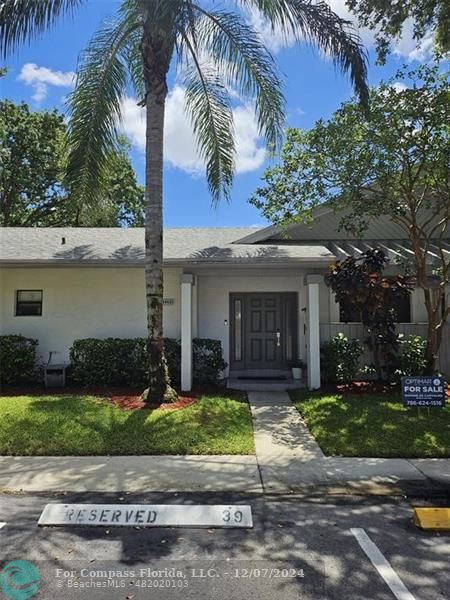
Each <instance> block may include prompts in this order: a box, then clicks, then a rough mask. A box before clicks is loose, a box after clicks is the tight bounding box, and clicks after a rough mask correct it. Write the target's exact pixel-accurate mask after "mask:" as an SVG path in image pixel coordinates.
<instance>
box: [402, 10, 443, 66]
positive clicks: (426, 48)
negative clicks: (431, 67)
mask: <svg viewBox="0 0 450 600" xmlns="http://www.w3.org/2000/svg"><path fill="white" fill-rule="evenodd" d="M413 28H414V23H413V20H412V19H407V20H406V21H405V23H404V25H403V29H402V34H401V36H400V38H399V39H398V40H397V41H396V43H395V45H394V54H397V55H398V56H404V57H406V58H407V59H408V60H410V61H413V60H417V61H426V60H428V59H429V58H430V57H431V54H432V51H433V45H434V36H433V34H432V32H431V31H430V32H428V33H427V34H426V35H425V37H424V38H423V39H422V40H421V41H420V43H419V44H418V43H417V40H415V39H414V38H413Z"/></svg>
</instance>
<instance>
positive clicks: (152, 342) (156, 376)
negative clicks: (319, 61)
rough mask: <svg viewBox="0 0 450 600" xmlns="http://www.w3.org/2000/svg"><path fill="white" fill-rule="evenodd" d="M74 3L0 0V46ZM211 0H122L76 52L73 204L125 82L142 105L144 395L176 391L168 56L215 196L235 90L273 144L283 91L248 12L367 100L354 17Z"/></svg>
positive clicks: (231, 140) (97, 162)
mask: <svg viewBox="0 0 450 600" xmlns="http://www.w3.org/2000/svg"><path fill="white" fill-rule="evenodd" d="M82 1H83V0H3V2H2V3H1V4H0V51H2V52H3V54H5V55H6V54H7V53H8V52H10V51H11V50H13V49H14V48H16V47H18V46H19V45H20V44H22V43H23V42H24V41H25V40H28V39H30V38H32V37H33V36H35V35H36V34H39V33H41V32H43V31H45V30H46V29H48V28H49V27H50V26H51V25H52V24H53V22H54V21H55V19H57V18H58V17H59V16H60V15H61V14H62V13H63V12H67V11H71V10H72V9H73V8H75V7H76V6H78V4H80V3H81V2H82ZM229 4H230V3H228V4H225V5H224V6H220V5H219V6H217V5H216V4H215V3H211V2H200V1H199V2H195V1H193V0H170V1H167V0H122V2H121V3H120V5H119V7H118V10H117V12H116V15H115V17H114V18H113V19H111V20H110V21H108V22H107V23H104V24H103V26H102V27H101V28H100V30H99V31H97V33H96V34H95V35H94V37H93V39H92V40H91V42H90V44H89V46H88V48H87V49H86V51H85V52H83V53H82V55H81V56H80V60H79V64H78V69H77V71H78V73H77V85H76V89H75V90H74V92H73V94H72V96H71V99H70V113H71V119H70V130H69V158H68V166H67V175H68V177H67V181H69V182H70V190H71V195H72V197H73V198H75V200H76V201H81V200H82V201H83V203H86V204H88V205H90V206H95V205H97V203H98V201H99V197H101V194H100V192H101V189H102V187H103V183H104V175H105V172H106V169H107V167H108V165H109V163H110V155H111V152H112V151H113V150H114V148H115V147H116V146H117V142H118V137H117V136H118V128H117V123H118V121H119V120H120V116H121V109H122V103H121V98H122V97H123V95H124V94H125V93H126V92H128V91H129V90H130V87H131V88H133V89H134V92H135V93H136V95H138V96H139V97H140V104H141V105H142V106H143V107H145V109H146V171H145V172H146V179H145V204H146V218H145V225H146V231H145V248H146V255H145V282H146V301H147V331H148V343H147V350H148V357H149V365H150V368H149V388H148V391H146V397H147V398H148V399H149V400H151V401H161V400H162V399H163V398H164V397H169V396H171V397H173V390H171V388H170V381H169V378H168V372H167V367H166V365H165V359H164V342H163V319H162V313H163V302H162V300H163V271H162V265H163V244H162V239H163V218H162V215H163V145H164V109H165V103H166V100H167V94H168V73H169V70H170V67H171V65H172V64H173V63H174V62H177V63H178V67H179V71H178V72H179V75H180V78H181V79H183V80H184V81H183V84H184V87H185V89H186V94H185V96H186V102H185V108H186V112H187V114H188V116H189V118H190V120H191V124H192V128H193V131H194V135H195V138H196V142H197V146H198V149H199V153H200V156H201V157H202V158H203V160H204V163H205V167H206V169H205V171H206V180H207V183H208V186H209V189H210V192H211V196H212V199H213V202H217V201H218V200H219V199H221V198H227V197H229V195H230V189H231V185H232V182H233V175H234V170H235V155H236V145H235V132H234V127H233V112H232V97H233V94H234V93H235V92H237V93H238V94H239V95H240V96H241V98H242V99H243V100H244V101H247V102H251V103H252V105H253V106H254V109H255V114H256V120H257V123H258V126H259V133H260V134H261V136H262V137H263V138H264V139H265V141H266V144H267V146H268V147H270V148H273V149H275V148H276V147H277V146H278V144H279V143H280V140H281V134H282V128H283V123H284V104H285V102H284V97H283V93H282V85H281V79H280V77H279V75H278V73H277V69H276V66H275V62H274V60H273V57H272V55H271V54H270V52H269V51H268V50H267V48H266V47H265V46H264V44H263V43H262V40H261V37H260V36H259V35H258V33H257V32H256V31H255V30H254V29H253V28H252V27H251V26H249V25H248V23H247V21H246V18H245V15H244V12H243V9H245V10H249V9H250V10H257V11H259V13H260V15H261V16H262V18H263V19H265V20H266V21H267V22H268V25H269V26H272V27H274V28H275V27H277V28H278V29H279V30H281V31H282V33H284V35H286V36H288V35H292V34H293V35H295V36H296V39H297V40H298V41H300V40H302V41H304V40H307V41H308V42H310V43H313V44H314V45H316V46H317V47H318V48H319V49H320V50H322V51H323V52H324V53H326V54H327V56H329V57H330V58H331V59H332V60H333V61H334V63H335V65H336V66H337V67H338V68H339V69H340V70H341V71H343V72H345V73H348V74H349V76H350V79H351V81H352V84H353V86H354V88H355V91H356V93H357V95H359V97H360V99H361V101H362V102H363V103H366V102H367V94H368V88H367V81H366V79H367V57H366V54H365V52H364V49H363V48H362V46H361V43H360V39H359V37H358V35H357V33H356V32H355V30H354V29H353V28H352V26H351V24H349V23H348V22H347V21H345V20H343V19H341V18H340V17H338V16H337V15H336V14H335V13H334V12H333V11H332V10H331V9H330V7H329V5H328V4H327V3H326V2H323V1H321V0H319V1H317V2H311V1H310V0H236V2H234V3H233V5H232V8H230V6H229Z"/></svg>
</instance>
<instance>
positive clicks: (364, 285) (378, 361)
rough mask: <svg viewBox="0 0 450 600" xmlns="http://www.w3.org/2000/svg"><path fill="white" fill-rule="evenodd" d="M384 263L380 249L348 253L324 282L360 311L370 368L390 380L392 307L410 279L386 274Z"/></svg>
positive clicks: (410, 283) (339, 299)
mask: <svg viewBox="0 0 450 600" xmlns="http://www.w3.org/2000/svg"><path fill="white" fill-rule="evenodd" d="M388 262H389V261H388V259H387V257H386V254H385V253H384V252H383V251H382V250H380V249H379V248H373V249H372V250H368V251H367V252H365V253H364V254H363V255H362V256H361V257H360V258H354V257H352V256H349V257H348V258H346V259H345V260H344V261H336V263H335V264H334V265H333V266H332V267H331V268H330V270H329V271H328V272H327V273H326V275H325V283H326V284H327V286H329V287H330V288H331V289H332V290H333V292H334V294H335V297H336V301H337V302H340V303H346V304H351V305H352V306H354V307H355V309H356V310H357V311H358V312H359V313H360V314H361V321H362V324H363V326H364V327H365V330H366V333H367V339H366V340H364V341H365V343H366V344H367V346H368V348H369V349H370V351H371V352H372V356H373V363H374V364H373V367H374V369H375V371H376V373H377V375H378V378H379V379H380V380H383V379H385V380H387V381H390V380H391V379H392V377H393V374H394V372H395V369H396V366H397V360H398V357H397V351H398V337H397V333H396V323H397V321H398V318H397V314H396V311H395V308H394V306H395V305H396V304H397V300H398V299H399V298H403V297H405V296H407V295H408V294H409V293H410V290H411V289H412V288H413V281H412V280H411V279H410V278H408V277H406V276H404V275H401V274H400V275H395V276H390V277H386V276H385V275H384V269H385V268H386V266H387V264H388Z"/></svg>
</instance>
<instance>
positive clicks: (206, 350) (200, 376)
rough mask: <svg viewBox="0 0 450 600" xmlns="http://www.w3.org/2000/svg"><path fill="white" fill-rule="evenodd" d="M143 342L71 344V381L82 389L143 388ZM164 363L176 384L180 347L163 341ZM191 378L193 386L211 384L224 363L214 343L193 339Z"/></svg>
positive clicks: (219, 347) (118, 340)
mask: <svg viewBox="0 0 450 600" xmlns="http://www.w3.org/2000/svg"><path fill="white" fill-rule="evenodd" d="M145 344H146V340H145V338H134V339H123V338H106V339H102V340H101V339H96V338H88V339H83V340H75V342H74V343H73V345H72V348H71V349H70V362H71V370H70V377H71V379H72V380H73V381H74V382H76V383H80V384H82V385H105V386H107V385H112V386H122V385H124V386H142V385H146V371H147V369H146V360H147V356H146V351H145ZM164 345H165V350H166V360H167V366H168V369H169V375H170V378H171V381H172V384H173V385H175V386H177V385H179V384H180V372H181V343H180V341H179V340H175V339H171V338H165V339H164ZM192 352H193V378H194V381H195V382H196V383H215V382H216V381H217V380H218V379H219V376H220V372H221V371H222V370H223V369H225V367H226V366H227V365H226V362H225V361H224V360H223V356H222V345H221V343H220V341H218V340H210V339H199V338H197V339H194V340H193V344H192Z"/></svg>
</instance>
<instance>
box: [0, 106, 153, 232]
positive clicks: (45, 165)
mask: <svg viewBox="0 0 450 600" xmlns="http://www.w3.org/2000/svg"><path fill="white" fill-rule="evenodd" d="M129 149H130V147H129V144H128V143H127V141H126V140H125V139H124V138H121V139H120V140H119V144H118V146H117V149H116V150H115V151H114V153H113V154H112V156H111V160H110V163H109V165H108V171H107V173H106V177H105V181H104V185H103V189H102V193H101V197H100V200H99V202H98V204H97V205H96V206H95V207H91V206H86V205H85V203H83V202H82V199H81V201H79V202H75V198H73V197H72V195H71V194H70V189H67V187H66V186H65V184H64V171H65V167H66V163H67V134H66V126H65V124H64V118H63V115H61V114H58V112H57V111H51V112H48V111H39V112H33V111H31V110H30V109H29V107H28V105H27V104H25V103H21V104H18V105H17V104H14V103H12V102H10V101H8V100H4V101H2V102H0V163H1V167H2V168H1V170H0V225H1V226H3V227H7V226H15V227H18V226H24V227H28V226H41V227H45V226H78V225H83V226H111V227H112V226H120V225H128V226H133V225H134V226H139V225H143V215H144V190H143V187H142V186H139V185H138V184H137V182H136V177H135V174H134V171H133V168H132V166H131V163H130V160H129V158H128V152H129Z"/></svg>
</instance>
